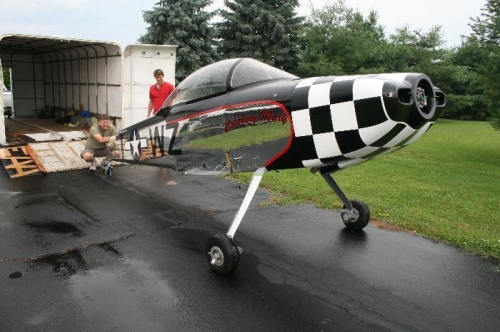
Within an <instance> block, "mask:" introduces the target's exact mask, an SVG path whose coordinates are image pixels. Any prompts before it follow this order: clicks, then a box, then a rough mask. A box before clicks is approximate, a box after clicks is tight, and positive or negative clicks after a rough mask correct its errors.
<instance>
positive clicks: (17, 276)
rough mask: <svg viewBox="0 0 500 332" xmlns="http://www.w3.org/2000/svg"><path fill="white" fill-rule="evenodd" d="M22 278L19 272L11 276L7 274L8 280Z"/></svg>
mask: <svg viewBox="0 0 500 332" xmlns="http://www.w3.org/2000/svg"><path fill="white" fill-rule="evenodd" d="M22 276H23V273H22V272H21V271H16V272H13V273H11V274H9V278H10V279H19V278H21V277H22Z"/></svg>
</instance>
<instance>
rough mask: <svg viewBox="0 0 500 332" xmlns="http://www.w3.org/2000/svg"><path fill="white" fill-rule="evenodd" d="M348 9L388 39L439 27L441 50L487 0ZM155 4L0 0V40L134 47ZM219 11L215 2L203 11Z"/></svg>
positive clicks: (466, 30)
mask: <svg viewBox="0 0 500 332" xmlns="http://www.w3.org/2000/svg"><path fill="white" fill-rule="evenodd" d="M331 1H333V0H299V2H300V8H299V9H298V14H299V15H301V16H307V15H308V14H309V13H310V3H313V5H314V7H315V8H317V9H319V8H322V7H323V6H324V5H325V4H326V3H328V2H331ZM345 1H346V5H347V6H348V7H350V8H353V9H355V10H357V11H359V12H361V13H362V14H363V15H364V16H365V17H367V15H368V13H369V12H370V10H374V11H376V12H377V13H378V15H379V20H378V22H379V23H380V24H381V25H382V26H384V27H385V31H386V33H387V34H388V35H389V34H391V33H393V32H394V31H395V29H396V28H398V27H403V26H409V27H410V28H411V29H414V30H421V31H422V32H424V33H425V32H428V31H430V29H431V28H432V27H434V26H438V25H439V26H441V27H442V32H443V39H444V40H445V46H447V47H453V46H458V45H460V43H461V35H470V33H471V29H470V27H469V26H468V23H470V22H471V20H470V17H477V16H479V15H480V14H481V9H482V8H483V7H484V5H485V4H486V0H419V1H406V0H375V1H374V0H345ZM156 2H158V0H23V1H20V0H17V1H16V0H0V13H1V16H2V19H1V20H0V35H2V34H8V33H15V34H29V35H39V36H58V37H59V36H63V37H68V38H77V39H90V40H99V41H108V42H115V43H118V44H120V45H121V46H122V48H125V46H127V45H130V44H136V43H137V39H138V38H139V37H140V36H141V35H142V34H144V33H145V32H146V24H145V23H144V21H143V17H142V13H143V11H144V10H151V9H152V8H153V7H154V5H155V3H156ZM222 6H223V0H215V1H214V4H213V5H212V6H210V7H207V10H214V9H216V8H220V7H222Z"/></svg>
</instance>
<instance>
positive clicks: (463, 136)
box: [235, 119, 500, 258]
mask: <svg viewBox="0 0 500 332" xmlns="http://www.w3.org/2000/svg"><path fill="white" fill-rule="evenodd" d="M250 176H251V174H238V175H235V177H236V178H237V179H240V180H243V181H249V179H250ZM334 178H335V179H336V180H337V182H338V184H339V185H340V186H341V188H342V189H343V190H344V192H345V193H346V195H347V196H348V197H349V198H351V199H352V198H358V199H361V200H363V201H364V202H365V203H366V204H367V205H368V206H369V207H370V210H371V219H372V221H381V222H383V223H387V224H390V225H395V226H398V227H400V228H401V229H403V230H406V231H410V232H413V233H415V234H418V235H421V236H425V237H428V238H431V239H435V240H439V241H443V242H446V243H449V244H452V245H454V246H457V247H459V248H462V249H464V250H467V251H469V252H473V253H478V254H481V255H486V256H493V257H496V258H500V132H498V131H494V130H493V129H492V127H491V126H490V125H489V124H488V123H485V122H471V121H453V120H443V119H442V120H439V121H438V122H437V123H436V124H435V125H434V126H433V127H432V128H431V129H430V130H429V131H428V132H427V133H426V134H425V135H424V136H423V137H422V138H420V140H418V141H417V142H415V143H414V144H413V145H411V146H409V147H406V148H404V149H401V150H398V151H396V152H394V153H392V154H389V155H386V156H382V157H379V158H376V159H374V160H371V161H369V162H366V163H363V164H361V165H358V166H355V167H352V168H349V169H347V170H344V171H341V172H339V173H335V174H334ZM261 186H262V187H265V188H268V189H270V190H271V191H272V192H273V193H274V195H273V197H272V199H271V200H272V201H271V202H268V203H276V204H301V203H305V202H308V203H313V204H315V205H317V206H318V207H321V208H325V209H338V208H340V207H341V202H340V200H339V199H338V198H337V196H335V194H334V193H333V192H332V191H331V189H330V187H329V186H328V185H327V184H326V183H325V182H324V180H323V179H322V177H321V176H320V175H319V174H314V175H312V174H311V173H310V172H309V170H307V169H299V170H287V171H281V172H279V173H276V172H269V173H267V174H266V175H265V176H264V178H263V180H262V182H261Z"/></svg>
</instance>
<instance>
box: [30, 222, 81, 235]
mask: <svg viewBox="0 0 500 332" xmlns="http://www.w3.org/2000/svg"><path fill="white" fill-rule="evenodd" d="M26 225H27V226H29V227H31V228H34V229H38V230H44V231H48V232H52V233H58V234H71V235H72V236H74V237H81V236H83V231H82V230H81V229H79V228H78V227H76V226H75V225H73V224H70V223H67V222H61V221H49V222H28V223H26Z"/></svg>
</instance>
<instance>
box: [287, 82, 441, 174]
mask: <svg viewBox="0 0 500 332" xmlns="http://www.w3.org/2000/svg"><path fill="white" fill-rule="evenodd" d="M406 76H407V74H383V75H365V76H342V77H333V76H329V77H313V78H308V79H303V80H302V81H300V82H299V83H298V84H297V85H296V87H295V90H294V92H293V95H292V99H291V106H292V120H293V129H294V135H295V137H294V143H295V144H297V146H298V148H299V151H300V154H301V159H302V164H303V166H304V167H315V168H319V167H323V166H329V165H333V166H337V167H338V168H339V169H342V168H346V167H349V166H352V165H355V164H359V163H361V162H364V161H366V160H369V159H371V158H373V157H375V156H377V155H381V154H386V153H390V152H392V151H395V150H397V149H399V148H401V147H403V146H406V145H408V144H410V143H412V142H413V141H415V140H417V139H418V138H419V137H420V136H421V135H422V134H424V133H425V132H426V131H427V130H428V129H429V128H430V126H431V125H432V122H428V123H426V124H425V125H424V126H423V127H421V128H412V127H411V126H410V125H408V124H407V123H403V122H400V121H394V120H392V119H391V118H390V116H389V115H388V114H387V111H386V108H385V105H384V101H383V87H384V84H385V82H386V81H387V80H391V81H393V82H394V81H396V82H398V83H403V82H404V81H405V78H406Z"/></svg>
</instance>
